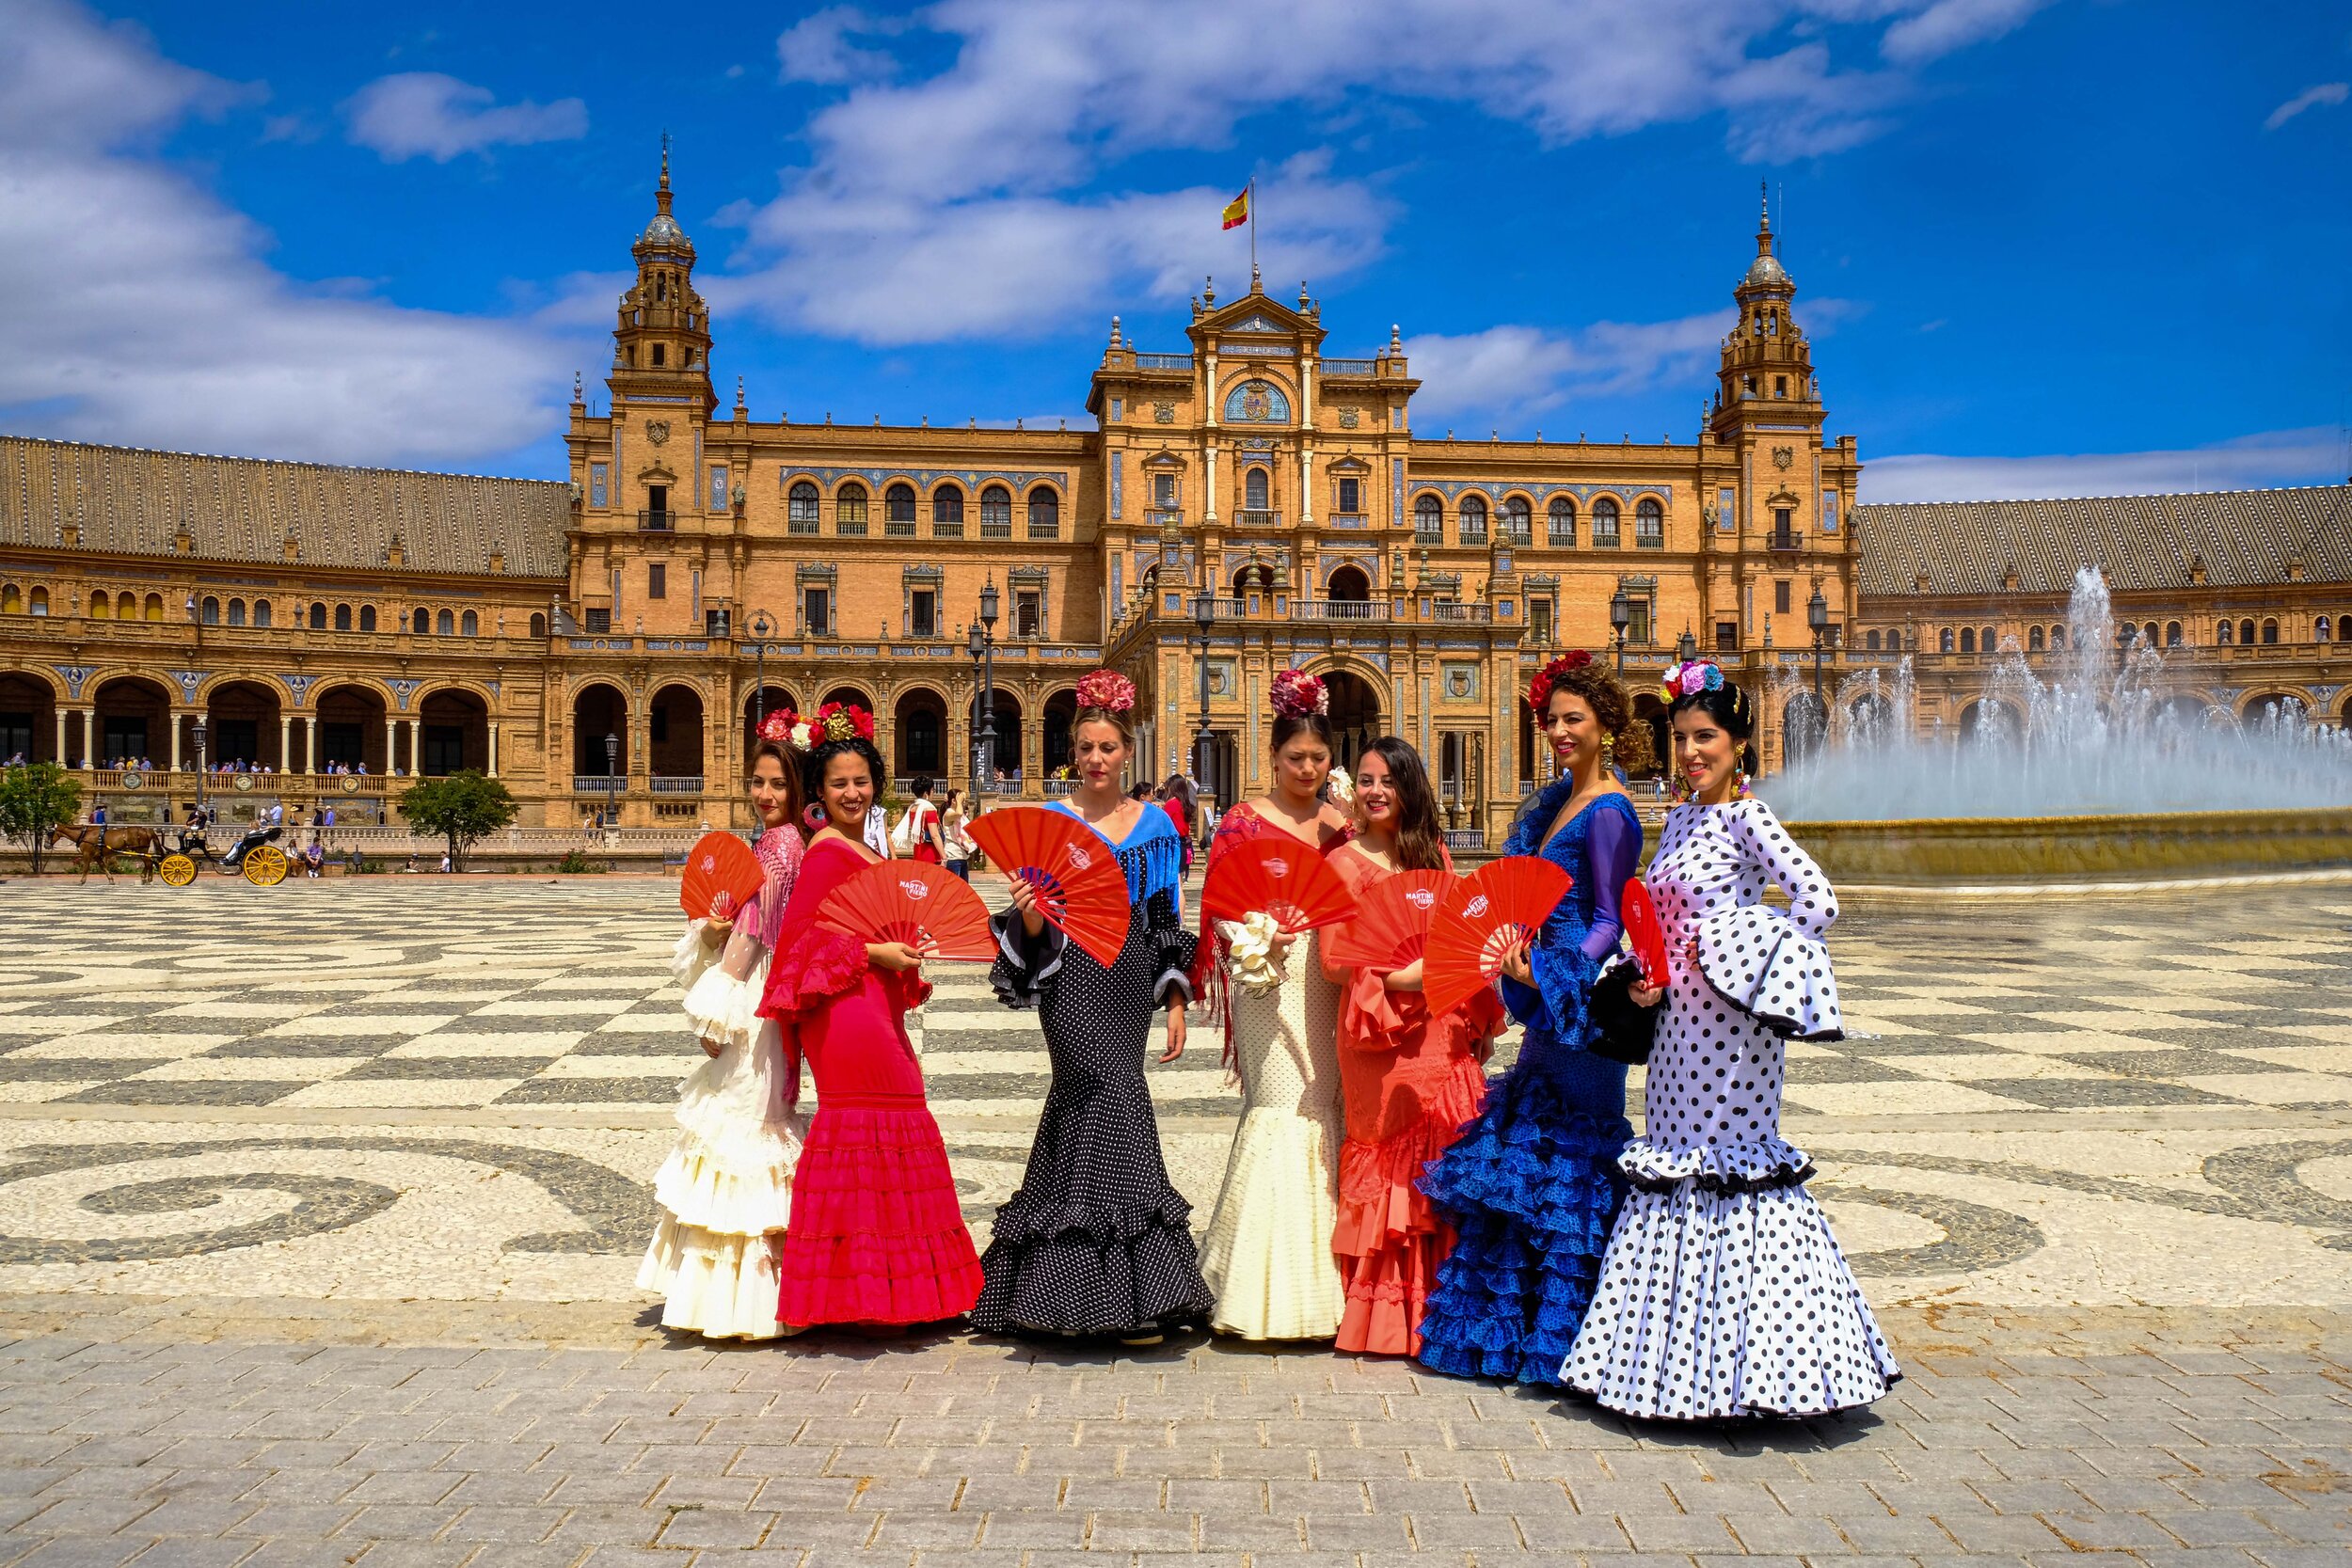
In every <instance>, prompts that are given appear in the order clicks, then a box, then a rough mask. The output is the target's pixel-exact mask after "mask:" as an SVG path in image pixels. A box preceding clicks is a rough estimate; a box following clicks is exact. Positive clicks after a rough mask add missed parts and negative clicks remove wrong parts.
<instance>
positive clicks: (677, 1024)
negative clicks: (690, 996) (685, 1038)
mask: <svg viewBox="0 0 2352 1568" xmlns="http://www.w3.org/2000/svg"><path fill="white" fill-rule="evenodd" d="M596 1027H597V1029H598V1030H599V1031H601V1032H602V1033H604V1034H608V1035H670V1034H683V1033H685V1032H686V1020H685V1018H684V1017H683V1016H682V1015H681V1014H678V1013H675V1012H660V1013H623V1014H622V1015H621V1016H620V1017H618V1018H615V1019H611V1020H608V1021H607V1022H603V1023H599V1024H598V1025H596Z"/></svg>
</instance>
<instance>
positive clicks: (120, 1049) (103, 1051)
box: [0, 1029, 242, 1062]
mask: <svg viewBox="0 0 2352 1568" xmlns="http://www.w3.org/2000/svg"><path fill="white" fill-rule="evenodd" d="M240 1038H242V1037H241V1036H237V1035H163V1034H138V1033H132V1034H120V1033H117V1032H115V1031H113V1030H110V1029H109V1030H99V1031H96V1032H94V1033H89V1034H82V1035H61V1036H57V1037H53V1038H50V1039H46V1040H42V1041H40V1043H39V1044H35V1045H27V1046H24V1047H21V1048H19V1049H17V1050H15V1051H11V1052H9V1053H8V1055H7V1056H6V1057H5V1058H0V1059H5V1060H7V1061H11V1062H42V1061H57V1062H79V1061H87V1060H88V1059H90V1058H91V1057H101V1058H103V1059H105V1060H107V1061H128V1060H131V1059H134V1058H137V1057H149V1058H155V1057H167V1056H189V1055H194V1054H195V1053H198V1052H200V1051H210V1050H212V1049H213V1047H215V1046H216V1045H229V1044H231V1043H233V1042H234V1041H236V1040H238V1039H240Z"/></svg>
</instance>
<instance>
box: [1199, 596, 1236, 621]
mask: <svg viewBox="0 0 2352 1568" xmlns="http://www.w3.org/2000/svg"><path fill="white" fill-rule="evenodd" d="M1248 609H1249V602H1248V600H1247V599H1211V600H1210V601H1209V618H1210V619H1211V620H1215V621H1236V620H1239V619H1240V618H1241V617H1242V616H1243V615H1244V614H1245V613H1247V612H1248ZM1184 615H1185V616H1186V617H1188V618H1190V619H1192V620H1199V619H1200V600H1199V599H1186V600H1185V601H1184Z"/></svg>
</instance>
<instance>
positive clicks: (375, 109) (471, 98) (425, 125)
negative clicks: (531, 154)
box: [343, 71, 588, 164]
mask: <svg viewBox="0 0 2352 1568" xmlns="http://www.w3.org/2000/svg"><path fill="white" fill-rule="evenodd" d="M343 114H344V116H345V118H346V119H348V120H349V122H350V127H351V139H352V140H353V141H354V142H356V143H357V144H358V145H359V146H361V147H366V148H373V150H376V151H377V152H380V153H382V154H383V156H384V161H385V162H386V163H389V164H397V163H402V162H405V161H406V160H407V159H410V158H415V157H426V158H430V159H432V160H433V161H434V162H435V163H437V164H445V163H448V162H449V161H450V160H451V159H452V158H454V157H456V156H458V155H459V154H460V153H464V152H480V151H483V150H485V149H487V148H492V147H526V146H529V145H531V144H532V143H533V142H549V141H578V140H579V139H580V137H582V136H584V135H587V134H588V105H587V104H585V103H581V102H580V100H579V99H577V98H561V99H558V100H556V101H555V102H554V103H531V102H529V101H528V100H526V101H525V102H523V103H509V104H506V105H505V106H503V107H501V106H499V103H498V95H497V94H495V93H493V92H492V91H491V90H490V89H489V88H488V87H475V86H474V85H472V84H471V83H469V82H461V81H459V80H458V79H457V78H456V77H454V76H444V75H443V74H441V73H440V72H439V71H400V72H398V73H396V74H394V75H390V76H379V77H377V78H376V79H375V80H374V81H373V82H370V83H369V84H368V85H367V86H366V87H361V88H360V89H359V90H358V92H357V93H354V94H353V95H352V96H351V98H350V100H349V101H348V102H346V103H344V104H343Z"/></svg>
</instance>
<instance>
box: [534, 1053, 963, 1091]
mask: <svg viewBox="0 0 2352 1568" xmlns="http://www.w3.org/2000/svg"><path fill="white" fill-rule="evenodd" d="M707 1059H708V1058H707V1057H706V1056H704V1054H703V1053H702V1052H701V1051H700V1050H698V1049H696V1048H694V1047H691V1046H688V1047H686V1048H684V1049H682V1050H681V1051H679V1052H678V1053H677V1054H676V1055H675V1056H582V1055H579V1054H573V1055H568V1056H559V1057H557V1058H556V1059H555V1060H554V1061H552V1062H550V1063H548V1066H547V1067H546V1068H545V1069H543V1070H542V1071H540V1072H539V1073H538V1074H537V1075H536V1076H538V1077H541V1078H647V1079H653V1078H659V1079H665V1080H667V1081H670V1082H672V1083H675V1082H677V1081H679V1080H681V1079H683V1078H684V1077H685V1076H686V1075H687V1074H688V1073H689V1072H691V1071H692V1070H693V1069H695V1068H696V1067H698V1066H700V1065H701V1064H702V1063H703V1062H705V1061H707ZM925 1066H926V1068H927V1069H928V1067H929V1064H928V1063H926V1064H925Z"/></svg>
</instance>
